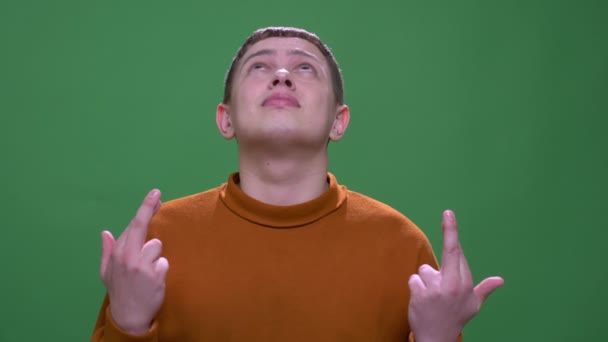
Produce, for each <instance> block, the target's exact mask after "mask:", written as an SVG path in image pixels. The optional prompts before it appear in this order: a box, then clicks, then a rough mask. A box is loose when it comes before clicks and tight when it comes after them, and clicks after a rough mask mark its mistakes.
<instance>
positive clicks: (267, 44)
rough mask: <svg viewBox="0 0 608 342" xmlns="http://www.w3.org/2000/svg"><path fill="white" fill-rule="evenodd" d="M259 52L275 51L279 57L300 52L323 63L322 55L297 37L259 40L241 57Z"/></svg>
mask: <svg viewBox="0 0 608 342" xmlns="http://www.w3.org/2000/svg"><path fill="white" fill-rule="evenodd" d="M260 50H272V51H276V52H277V54H279V55H280V54H287V53H288V52H289V51H293V50H300V51H303V52H308V53H310V54H313V55H315V56H316V57H317V59H318V60H319V61H321V62H322V63H324V62H325V58H324V57H323V54H322V53H321V51H320V50H319V49H318V48H317V47H316V46H315V45H314V44H313V43H311V42H309V41H307V40H306V39H302V38H297V37H270V38H266V39H263V40H260V41H259V42H257V43H255V44H253V45H252V46H250V47H249V49H248V50H247V53H245V55H244V56H243V57H244V58H246V57H247V56H249V55H252V54H254V53H256V52H257V51H260Z"/></svg>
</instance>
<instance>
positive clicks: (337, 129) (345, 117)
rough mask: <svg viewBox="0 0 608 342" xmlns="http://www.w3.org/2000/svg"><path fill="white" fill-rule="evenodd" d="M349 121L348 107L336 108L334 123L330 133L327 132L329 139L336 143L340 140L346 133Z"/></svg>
mask: <svg viewBox="0 0 608 342" xmlns="http://www.w3.org/2000/svg"><path fill="white" fill-rule="evenodd" d="M349 120H350V109H348V106H347V105H340V106H338V108H337V110H336V117H335V119H334V123H333V125H332V126H331V131H329V139H331V140H332V141H338V140H340V139H342V136H343V135H344V132H346V128H347V127H348V122H349Z"/></svg>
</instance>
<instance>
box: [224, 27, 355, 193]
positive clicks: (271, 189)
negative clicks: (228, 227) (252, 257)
mask: <svg viewBox="0 0 608 342" xmlns="http://www.w3.org/2000/svg"><path fill="white" fill-rule="evenodd" d="M234 84H235V86H234V88H233V92H232V99H231V101H230V103H221V104H220V105H218V107H217V113H216V122H217V126H218V129H219V130H220V132H221V133H222V135H223V136H224V138H226V139H232V138H236V139H237V141H238V149H239V174H240V180H241V182H240V186H241V188H242V190H243V191H244V192H245V193H246V194H248V195H249V196H251V197H253V198H256V199H258V200H260V201H262V202H266V203H269V204H275V205H290V204H297V203H302V202H305V201H308V200H311V199H313V198H315V197H317V196H319V195H320V194H321V193H322V192H323V191H324V190H325V188H326V187H327V183H326V177H327V160H328V155H327V141H328V139H329V140H332V141H338V140H340V139H341V138H342V136H343V135H344V132H345V131H346V128H347V127H348V122H349V119H350V112H349V109H348V106H346V105H340V104H338V103H337V101H336V98H335V96H334V94H333V90H332V84H331V78H330V72H329V66H328V64H327V62H326V61H325V58H324V57H323V55H322V54H321V52H320V51H319V49H317V47H316V46H314V45H313V44H311V43H309V42H308V41H306V40H304V39H300V38H267V39H264V40H262V41H259V42H257V43H256V44H254V45H252V46H251V47H250V48H249V50H248V51H247V53H246V54H245V55H244V56H243V59H242V62H241V63H240V65H239V66H238V69H237V70H236V73H235V79H234ZM273 94H282V95H286V96H291V97H293V98H295V99H296V100H297V103H298V106H295V107H294V106H280V105H264V101H265V99H267V98H268V97H269V96H272V95H273Z"/></svg>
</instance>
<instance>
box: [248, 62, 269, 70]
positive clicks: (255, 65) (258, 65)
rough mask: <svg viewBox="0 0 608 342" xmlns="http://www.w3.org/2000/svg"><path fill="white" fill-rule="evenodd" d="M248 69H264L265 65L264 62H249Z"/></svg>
mask: <svg viewBox="0 0 608 342" xmlns="http://www.w3.org/2000/svg"><path fill="white" fill-rule="evenodd" d="M250 69H251V70H266V69H267V66H266V64H264V63H260V62H256V63H253V64H251V67H250Z"/></svg>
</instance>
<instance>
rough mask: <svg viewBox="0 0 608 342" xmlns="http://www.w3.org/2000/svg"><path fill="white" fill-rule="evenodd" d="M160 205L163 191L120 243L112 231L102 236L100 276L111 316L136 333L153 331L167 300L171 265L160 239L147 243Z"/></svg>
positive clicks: (140, 213) (156, 193)
mask: <svg viewBox="0 0 608 342" xmlns="http://www.w3.org/2000/svg"><path fill="white" fill-rule="evenodd" d="M160 204H161V202H160V191H158V190H152V191H150V193H149V194H148V195H147V196H146V198H145V199H144V200H143V203H142V204H141V206H140V207H139V209H138V210H137V214H136V215H135V217H134V218H133V220H132V221H131V223H130V224H129V225H128V226H127V228H126V229H125V231H124V232H123V233H122V234H121V235H120V237H119V238H118V240H116V241H114V237H113V236H112V233H110V232H109V231H103V232H102V233H101V240H102V246H101V247H102V252H101V268H100V274H101V280H102V281H103V283H104V285H105V286H106V289H107V291H108V296H109V297H110V313H111V315H112V318H113V320H114V322H115V323H116V324H118V326H120V327H121V328H122V329H123V330H125V331H127V332H129V333H132V334H143V333H145V332H146V331H148V330H149V328H150V325H151V322H152V320H153V319H154V316H155V315H156V314H157V313H158V310H160V306H161V305H162V303H163V299H164V297H165V276H166V275H167V270H168V269H169V263H168V261H167V259H165V258H163V257H161V252H162V244H161V242H160V240H158V239H152V240H150V241H148V242H145V240H146V235H147V233H148V224H149V223H150V220H151V219H152V217H153V216H154V214H155V213H156V211H158V209H159V208H160Z"/></svg>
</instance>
